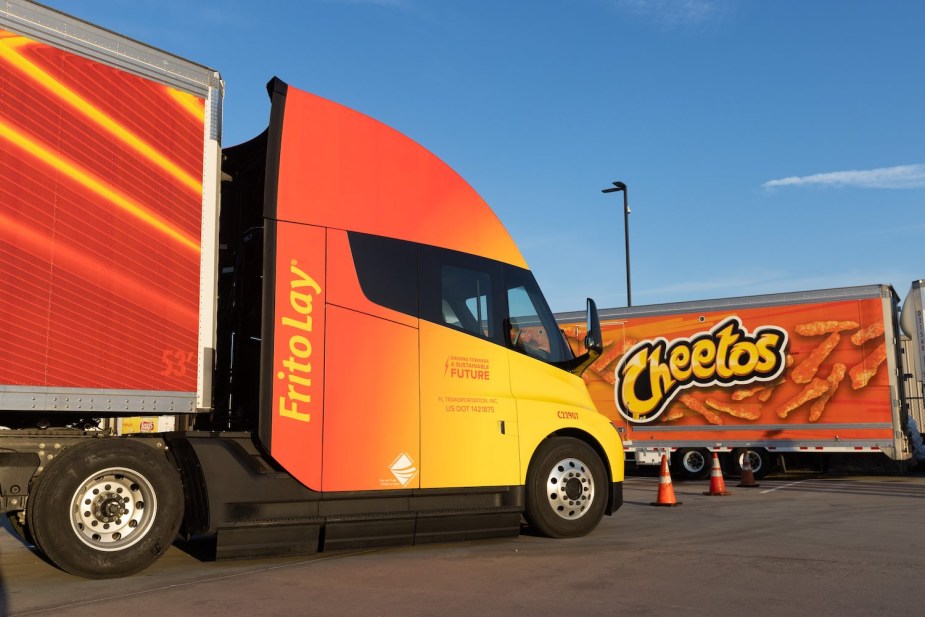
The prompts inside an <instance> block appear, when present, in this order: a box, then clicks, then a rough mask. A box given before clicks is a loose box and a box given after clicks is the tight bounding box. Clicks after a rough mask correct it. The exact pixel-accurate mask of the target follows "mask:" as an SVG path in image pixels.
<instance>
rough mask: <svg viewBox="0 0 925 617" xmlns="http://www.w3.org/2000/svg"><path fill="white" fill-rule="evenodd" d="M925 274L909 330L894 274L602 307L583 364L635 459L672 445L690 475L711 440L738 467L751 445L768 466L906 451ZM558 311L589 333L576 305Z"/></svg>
mask: <svg viewBox="0 0 925 617" xmlns="http://www.w3.org/2000/svg"><path fill="white" fill-rule="evenodd" d="M918 283H920V282H918V281H917V282H916V283H915V284H914V285H913V290H912V293H910V295H909V298H908V299H907V300H906V301H905V303H904V309H906V310H905V311H904V312H905V313H906V315H907V318H906V319H905V326H904V328H903V329H902V330H901V329H900V327H899V323H900V322H899V313H898V308H897V307H898V304H899V302H898V300H899V298H898V296H897V295H896V293H895V292H894V291H893V288H892V287H890V286H889V285H869V286H861V287H845V288H839V289H824V290H814V291H804V292H797V293H780V294H771V295H764V296H752V297H743V298H729V299H722V300H707V301H699V302H686V303H673V304H662V305H653V306H634V307H628V308H616V309H602V310H601V314H600V317H601V324H602V332H603V339H604V340H603V343H604V345H605V347H604V352H603V354H602V355H601V356H600V357H599V358H598V359H597V360H596V361H594V362H593V363H592V364H591V366H590V369H589V370H588V371H587V372H585V374H584V378H585V380H586V381H587V382H588V388H589V390H590V392H591V396H592V398H593V399H594V402H595V404H596V405H597V407H598V409H599V410H600V411H601V413H603V414H606V415H607V416H608V417H610V418H611V419H612V420H613V421H614V422H617V423H618V424H619V425H620V431H621V433H622V435H623V439H624V442H623V443H624V448H625V450H626V452H627V460H633V461H634V462H635V463H636V464H638V465H645V464H655V463H657V462H658V461H659V460H660V458H661V456H662V455H663V454H670V455H671V462H672V467H673V473H674V474H675V475H677V476H679V477H687V478H696V477H701V476H703V475H705V474H707V473H709V471H710V468H711V459H712V455H713V453H717V454H718V458H719V459H720V460H721V461H722V462H723V463H725V464H726V465H728V467H729V469H730V471H734V472H738V470H739V469H740V466H741V465H742V463H743V462H744V460H745V458H746V457H748V459H749V462H750V464H751V467H752V469H753V472H754V474H755V476H756V477H761V476H762V475H764V474H766V473H767V472H768V471H770V470H771V469H772V468H773V467H774V465H776V464H778V463H780V462H787V461H789V462H790V463H792V464H800V465H804V466H806V465H812V466H816V465H819V464H822V465H826V464H827V463H829V462H831V460H832V459H831V455H833V454H838V455H844V454H847V453H851V454H866V455H871V456H868V457H865V458H864V459H859V461H860V462H861V463H862V464H863V463H864V462H865V461H866V462H867V463H869V464H877V458H878V456H879V458H880V459H881V460H883V457H884V456H886V457H888V458H889V459H892V460H894V461H907V460H909V459H911V458H912V457H913V455H914V451H915V449H916V448H915V445H916V443H918V444H921V436H920V433H919V431H920V429H921V426H922V422H923V412H922V379H921V375H922V371H921V368H920V367H921V365H922V360H921V359H920V357H919V354H920V350H923V349H925V346H923V345H922V344H921V343H922V341H923V339H922V332H923V328H922V310H921V306H922V304H921V292H920V287H919V286H918ZM916 303H918V304H917V306H918V309H917V312H916V310H914V309H913V307H914V306H916ZM557 320H558V322H559V323H560V326H561V327H562V328H563V331H564V332H565V333H566V335H567V336H568V337H569V338H570V340H572V341H573V342H574V341H575V336H576V335H577V336H581V335H582V333H583V331H584V324H583V323H579V322H578V314H575V313H572V314H567V313H566V314H560V315H557ZM915 320H918V323H919V326H918V328H916V327H915V325H914V323H916V321H915ZM904 332H905V334H904ZM846 458H847V457H844V456H841V457H840V459H841V460H842V461H844V460H845V459H846ZM900 466H902V465H900Z"/></svg>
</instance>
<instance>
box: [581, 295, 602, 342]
mask: <svg viewBox="0 0 925 617" xmlns="http://www.w3.org/2000/svg"><path fill="white" fill-rule="evenodd" d="M586 324H587V331H588V333H587V334H586V335H585V349H587V350H588V351H595V352H597V353H598V354H599V353H601V352H602V351H603V350H604V340H603V338H601V318H600V316H598V314H597V304H595V303H594V300H592V299H591V298H588V304H587V317H586Z"/></svg>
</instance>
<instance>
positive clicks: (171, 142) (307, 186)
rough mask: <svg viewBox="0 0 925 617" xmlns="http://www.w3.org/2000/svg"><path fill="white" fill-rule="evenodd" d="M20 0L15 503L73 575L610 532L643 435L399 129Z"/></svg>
mask: <svg viewBox="0 0 925 617" xmlns="http://www.w3.org/2000/svg"><path fill="white" fill-rule="evenodd" d="M268 91H269V94H270V99H271V109H270V120H269V126H268V128H267V129H266V131H264V132H263V133H261V134H260V135H259V136H257V137H255V138H254V139H252V140H250V141H248V142H246V143H243V144H241V145H238V146H235V147H231V148H226V149H224V150H223V149H222V148H221V142H220V131H221V103H222V93H223V83H222V81H221V78H220V76H219V74H218V73H216V72H215V71H213V70H211V69H208V68H205V67H202V66H199V65H196V64H194V63H191V62H188V61H186V60H183V59H181V58H177V57H175V56H172V55H170V54H167V53H164V52H162V51H160V50H157V49H154V48H151V47H149V46H146V45H144V44H141V43H138V42H136V41H132V40H129V39H126V38H124V37H122V36H120V35H118V34H115V33H112V32H109V31H106V30H103V29H101V28H99V27H96V26H94V25H92V24H89V23H86V22H83V21H81V20H79V19H76V18H73V17H70V16H67V15H64V14H61V13H59V12H56V11H54V10H51V9H48V8H46V7H43V6H40V5H36V4H33V3H31V2H26V1H22V0H11V1H8V2H5V3H3V5H0V315H2V319H0V350H2V354H0V425H2V426H3V427H4V428H6V429H8V430H4V431H2V435H0V504H2V508H3V512H4V513H5V514H7V515H8V517H9V518H10V521H11V523H12V525H13V527H14V529H16V530H17V531H18V532H19V533H20V534H22V535H23V537H24V538H26V539H28V540H29V541H31V542H34V544H35V545H36V546H37V547H38V548H39V549H40V550H41V551H42V552H43V553H44V554H45V555H46V556H47V557H48V558H49V560H51V561H52V562H53V563H55V564H57V565H58V566H59V567H61V568H62V569H64V570H66V571H68V572H71V573H74V574H77V575H82V576H87V577H95V578H102V577H114V576H123V575H127V574H131V573H133V572H137V571H139V570H141V569H143V568H144V567H146V566H147V565H149V564H150V563H152V562H153V561H154V560H156V559H157V558H158V557H159V556H160V555H161V554H162V553H163V552H164V551H165V550H166V549H167V548H168V547H169V546H170V545H171V543H172V542H173V541H174V539H175V538H176V537H177V536H178V533H179V534H180V535H182V536H186V537H191V536H199V535H209V536H212V537H214V538H215V552H216V556H217V557H241V556H257V555H269V554H279V553H284V554H286V553H289V554H294V553H312V552H316V551H319V550H326V549H337V548H348V547H355V546H379V545H394V544H413V543H423V542H436V541H446V540H455V539H475V538H490V537H502V536H513V535H516V534H518V533H519V531H520V529H521V524H522V517H523V518H525V519H526V521H527V523H528V524H529V525H530V526H531V527H533V528H534V529H536V530H537V531H538V532H540V533H542V534H544V535H547V536H552V537H569V536H579V535H582V534H586V533H588V532H590V531H591V530H592V529H593V528H594V527H595V526H596V525H597V524H598V522H599V521H600V519H601V517H602V515H604V514H612V513H613V512H614V511H616V510H617V509H618V508H619V507H620V505H621V503H622V488H621V487H622V481H623V448H622V445H621V441H620V437H619V433H618V431H617V430H616V427H615V426H614V425H613V423H612V422H611V421H610V420H609V419H607V418H606V417H605V416H603V415H602V414H600V413H598V412H597V411H596V410H595V407H594V404H593V402H592V400H591V398H590V395H589V393H588V390H587V387H586V385H585V383H584V382H583V380H582V378H581V376H580V375H581V373H582V372H583V371H584V370H585V369H586V368H587V367H588V366H589V364H590V363H591V362H592V361H593V360H595V359H596V358H597V356H598V354H599V353H600V351H601V342H600V327H599V325H597V311H596V308H595V307H594V304H593V302H591V301H590V300H589V302H588V311H587V320H586V328H587V332H588V333H589V334H588V336H587V337H586V341H585V343H586V348H585V349H583V350H582V352H581V353H580V354H574V353H573V352H572V350H571V349H570V348H569V346H568V345H567V344H566V341H565V340H564V339H563V338H562V337H561V336H560V335H559V332H558V329H557V327H556V324H555V321H554V318H553V315H552V313H551V312H550V310H549V308H548V307H547V304H546V302H545V300H544V298H543V295H542V293H541V292H540V290H539V288H538V286H537V284H536V281H535V280H534V278H533V275H532V274H531V273H530V271H529V270H528V269H527V265H526V263H525V262H524V259H523V256H522V255H521V254H520V252H519V251H518V249H517V247H516V246H515V244H514V242H513V240H512V239H511V237H510V236H509V235H508V233H507V232H506V231H505V229H504V227H503V226H502V225H501V223H500V222H499V220H498V219H497V217H496V216H495V215H494V213H493V212H492V211H491V209H490V208H489V207H488V205H487V204H485V203H484V202H483V201H482V200H481V198H479V196H478V195H477V194H476V193H475V191H473V189H472V188H471V187H470V186H469V185H468V184H466V183H465V182H464V181H463V180H462V179H461V178H460V177H459V176H458V175H457V174H456V173H454V172H453V171H452V170H451V169H450V168H449V167H448V166H446V165H445V164H444V163H442V162H441V161H440V160H438V159H437V158H436V157H435V156H434V155H433V154H431V153H430V152H428V151H427V150H425V149H424V148H423V147H421V146H420V145H418V144H416V143H415V142H413V141H412V140H410V139H408V138H407V137H405V136H403V135H401V134H399V133H398V132H396V131H394V130H392V129H390V128H388V127H386V126H384V125H382V124H380V123H379V122H376V121H375V120H373V119H371V118H369V117H367V116H364V115H362V114H360V113H358V112H355V111H352V110H350V109H347V108H345V107H342V106H340V105H337V104H335V103H332V102H330V101H327V100H325V99H322V98H319V97H317V96H314V95H311V94H308V93H306V92H303V91H300V90H298V89H296V88H293V87H291V86H288V85H287V84H285V83H284V82H282V81H281V80H279V79H273V80H272V81H271V82H270V83H269V85H268ZM546 333H554V335H552V336H549V335H547V334H546Z"/></svg>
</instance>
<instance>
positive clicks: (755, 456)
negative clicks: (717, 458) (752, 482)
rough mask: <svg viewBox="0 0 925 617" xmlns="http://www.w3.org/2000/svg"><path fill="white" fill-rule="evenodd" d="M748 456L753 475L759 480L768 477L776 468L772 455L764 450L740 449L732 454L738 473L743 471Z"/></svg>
mask: <svg viewBox="0 0 925 617" xmlns="http://www.w3.org/2000/svg"><path fill="white" fill-rule="evenodd" d="M746 456H748V462H749V463H750V464H751V466H752V474H753V475H754V476H755V478H756V479H758V480H760V479H761V478H763V477H765V476H766V475H768V474H769V473H770V472H771V469H772V468H773V467H774V461H773V460H772V458H771V453H770V452H768V451H767V450H765V449H764V448H738V449H737V450H734V451H733V453H732V461H733V464H734V465H735V471H736V472H738V471H740V470H741V469H742V465H743V463H744V462H745V457H746Z"/></svg>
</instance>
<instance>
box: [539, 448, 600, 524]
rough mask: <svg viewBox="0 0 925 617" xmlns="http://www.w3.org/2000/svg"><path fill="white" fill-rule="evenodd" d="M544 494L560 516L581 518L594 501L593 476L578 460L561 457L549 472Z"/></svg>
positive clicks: (569, 518) (572, 518)
mask: <svg viewBox="0 0 925 617" xmlns="http://www.w3.org/2000/svg"><path fill="white" fill-rule="evenodd" d="M546 495H547V497H548V499H549V505H550V506H551V507H552V510H553V512H555V513H556V514H557V515H558V516H560V517H561V518H564V519H567V520H574V519H577V518H581V517H582V516H583V515H584V514H585V512H587V510H588V506H590V505H591V502H592V501H594V476H592V475H591V471H590V470H589V469H588V467H587V466H586V465H585V464H584V463H582V462H581V461H580V460H578V459H575V458H567V459H563V460H561V461H559V462H558V463H557V464H556V465H554V466H553V467H552V469H551V470H550V472H549V477H548V478H547V480H546Z"/></svg>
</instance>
